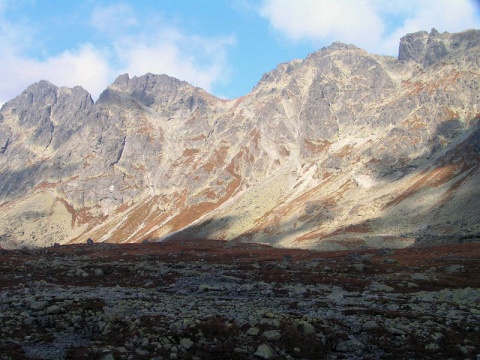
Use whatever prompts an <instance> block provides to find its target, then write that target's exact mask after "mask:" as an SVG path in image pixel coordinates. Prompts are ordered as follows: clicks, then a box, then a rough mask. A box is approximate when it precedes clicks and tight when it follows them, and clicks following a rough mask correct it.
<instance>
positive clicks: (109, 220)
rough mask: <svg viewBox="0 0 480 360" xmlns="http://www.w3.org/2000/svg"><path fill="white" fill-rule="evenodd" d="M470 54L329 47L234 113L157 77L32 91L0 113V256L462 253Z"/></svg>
mask: <svg viewBox="0 0 480 360" xmlns="http://www.w3.org/2000/svg"><path fill="white" fill-rule="evenodd" d="M479 39H480V32H479V31H478V30H469V31H466V32H463V33H458V34H448V33H442V34H440V33H438V32H437V31H436V30H434V29H433V30H432V31H431V32H430V33H429V34H428V33H426V32H419V33H415V34H409V35H407V36H405V37H403V38H402V39H401V41H400V50H399V57H398V59H395V58H392V57H383V56H378V55H371V54H368V53H367V52H365V51H364V50H362V49H359V48H357V47H355V46H353V45H345V44H341V43H334V44H332V45H331V46H329V47H327V48H324V49H321V50H319V51H317V52H315V53H313V54H311V55H309V56H308V57H307V58H306V59H304V60H295V61H292V62H289V63H285V64H281V65H279V66H278V67H277V68H276V69H275V70H273V71H272V72H270V73H268V74H265V75H264V76H263V77H262V79H261V80H260V81H259V83H258V84H257V85H256V87H255V88H254V89H253V90H252V92H251V93H250V94H247V95H246V96H244V97H241V98H238V99H234V100H221V99H218V98H216V97H214V96H212V95H210V94H208V93H206V92H205V91H203V90H202V89H200V88H196V87H193V86H191V85H190V84H188V83H186V82H182V81H180V80H177V79H174V78H171V77H168V76H166V75H153V74H147V75H144V76H141V77H133V78H129V76H128V75H127V74H125V75H121V76H119V77H118V78H117V79H116V80H115V82H114V83H113V84H112V85H111V86H110V87H109V88H108V89H106V90H105V91H104V92H103V93H102V95H101V96H100V98H99V100H98V101H97V102H96V103H95V104H94V103H93V102H92V100H91V97H90V95H89V94H88V93H87V92H86V91H85V90H83V89H82V88H80V87H75V88H73V89H68V88H58V87H56V86H54V85H52V84H50V83H48V82H45V81H42V82H39V83H37V84H34V85H32V86H30V87H29V88H28V89H26V90H25V91H24V92H23V93H22V94H21V95H20V96H18V97H17V98H15V99H13V100H11V101H10V102H8V103H6V104H5V105H4V106H3V107H2V109H1V112H0V172H1V174H2V177H1V180H0V204H1V205H0V208H1V215H0V225H1V227H0V228H1V229H2V232H3V233H1V234H0V241H1V242H0V243H1V244H2V246H4V247H11V246H21V245H51V244H53V243H54V242H61V243H65V242H71V241H83V240H84V239H85V238H87V237H92V238H94V239H95V240H97V241H113V242H135V241H142V240H145V239H150V240H160V239H163V238H165V237H189V238H195V237H202V238H212V239H226V240H233V239H236V240H241V241H256V242H265V243H269V244H273V245H276V246H287V247H292V246H294V247H308V248H321V249H338V248H345V247H346V248H351V247H364V246H367V247H379V246H381V247H389V246H390V247H404V246H407V245H410V244H412V243H415V242H417V243H418V242H420V243H429V242H445V241H447V242H449V241H457V240H458V239H459V238H464V239H466V240H468V239H475V238H476V236H477V234H480V229H479V225H478V224H479V221H478V215H477V209H478V203H477V200H476V199H478V198H479V197H478V196H477V195H479V194H478V192H479V190H478V189H479V187H478V181H479V172H478V159H479V157H478V156H479V149H480V144H479V140H478V139H479V137H478V131H479V130H478V119H479V118H480V115H479V112H478V104H479V100H480V99H479V96H480V95H479V94H480V91H479V88H480V73H479V70H478V69H479V68H480V67H479V60H478V59H479V56H478V55H479V42H480V40H479Z"/></svg>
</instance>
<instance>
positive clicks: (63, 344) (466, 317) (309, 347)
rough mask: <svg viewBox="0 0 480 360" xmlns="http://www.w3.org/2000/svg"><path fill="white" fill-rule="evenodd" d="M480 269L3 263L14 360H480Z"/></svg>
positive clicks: (220, 261) (223, 257)
mask: <svg viewBox="0 0 480 360" xmlns="http://www.w3.org/2000/svg"><path fill="white" fill-rule="evenodd" d="M285 259H288V261H286V260H285ZM479 260H480V244H461V245H449V246H439V247H431V248H410V249H403V250H395V251H393V250H390V251H379V250H371V251H363V252H351V251H350V252H329V253H321V252H313V251H306V250H285V249H274V248H270V247H268V246H263V245H255V244H234V245H232V244H231V243H228V244H227V243H225V242H223V241H210V240H191V241H167V242H164V243H143V244H122V245H119V244H106V243H98V244H97V243H95V244H90V245H86V244H83V245H69V246H54V247H51V248H40V249H31V250H12V251H5V250H0V291H1V292H0V324H1V326H0V359H104V360H106V359H226V358H228V359H389V358H390V359H407V358H424V359H439V358H451V359H467V358H470V359H476V358H477V359H478V358H479V357H480V345H479V344H480V279H479V277H478V274H479V270H480V261H479Z"/></svg>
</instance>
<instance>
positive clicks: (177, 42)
mask: <svg viewBox="0 0 480 360" xmlns="http://www.w3.org/2000/svg"><path fill="white" fill-rule="evenodd" d="M3 10H4V7H3V6H2V0H0V31H1V33H2V35H3V36H2V37H1V38H0V53H2V56H1V57H0V78H1V79H2V81H1V82H0V104H2V103H3V102H6V101H8V100H10V99H12V98H13V97H15V96H17V95H19V94H20V93H21V92H22V91H23V90H24V89H25V88H26V87H28V86H29V85H31V84H32V83H34V82H37V81H40V80H48V81H50V82H52V83H53V84H55V85H57V86H68V87H73V86H76V85H80V86H82V87H84V88H85V89H86V90H87V91H89V92H90V93H91V94H92V97H93V98H94V99H95V98H97V97H98V95H99V94H100V93H101V92H102V91H103V90H104V89H105V88H106V87H107V86H108V85H109V84H110V83H111V82H113V80H114V78H115V77H116V76H117V75H120V74H122V73H125V72H128V73H129V74H130V75H131V76H133V75H138V76H140V75H143V74H145V73H147V72H150V73H156V74H168V75H170V76H175V77H177V78H179V79H181V80H185V81H188V82H190V83H192V84H193V85H195V86H200V87H202V88H204V89H205V90H207V91H211V90H212V88H213V86H214V84H215V83H219V82H223V81H227V79H228V76H229V75H228V74H229V66H228V60H227V50H228V47H229V46H231V45H232V44H233V43H234V42H235V39H234V37H233V36H226V37H218V38H206V37H201V36H198V35H191V34H187V33H185V32H183V31H181V30H179V29H178V28H176V27H173V26H170V25H168V22H167V21H165V19H164V18H162V16H161V14H148V17H146V16H140V15H139V14H136V13H135V11H134V10H133V9H132V8H130V7H129V6H127V5H112V6H108V7H97V8H95V9H94V10H93V11H92V14H91V19H90V25H91V26H92V27H93V28H94V29H95V30H96V31H97V33H96V37H95V38H96V39H99V38H103V39H104V40H106V41H105V42H104V43H103V44H98V43H97V44H92V43H86V44H79V45H76V46H74V47H72V48H71V49H67V50H65V51H63V52H61V53H58V54H54V55H51V56H48V57H45V58H42V59H38V58H34V57H32V56H29V55H28V51H29V47H28V46H25V45H22V44H25V43H24V42H22V39H33V40H35V34H34V32H33V31H29V30H28V28H26V27H24V26H19V25H18V24H15V23H12V22H9V21H7V20H6V18H5V16H3V15H4V12H3ZM159 24H161V25H159Z"/></svg>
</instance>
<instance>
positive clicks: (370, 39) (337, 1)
mask: <svg viewBox="0 0 480 360" xmlns="http://www.w3.org/2000/svg"><path fill="white" fill-rule="evenodd" d="M260 15H261V16H263V17H265V18H266V19H267V20H268V21H269V22H270V24H271V26H272V27H273V28H274V29H276V30H278V31H280V32H281V33H283V34H284V35H285V36H286V37H287V38H288V39H289V40H291V41H305V40H306V41H310V42H312V44H313V45H315V46H318V44H323V45H328V44H329V43H331V42H333V41H342V42H346V43H352V44H355V45H357V46H359V47H362V48H364V49H366V50H368V51H371V52H375V53H383V54H390V55H396V53H397V50H398V42H399V39H400V37H401V36H403V35H405V34H406V33H409V32H415V31H420V30H427V31H429V30H430V29H431V28H432V27H435V28H436V29H437V30H439V31H449V32H456V31H461V30H465V29H468V28H474V27H476V28H478V27H479V26H480V16H479V15H478V12H477V11H476V9H475V4H474V3H473V1H469V0H437V1H434V2H432V1H430V0H405V1H390V2H385V1H383V0H263V2H262V5H261V9H260Z"/></svg>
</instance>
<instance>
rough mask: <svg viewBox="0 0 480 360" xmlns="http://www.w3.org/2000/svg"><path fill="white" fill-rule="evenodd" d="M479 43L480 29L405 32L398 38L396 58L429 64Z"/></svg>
mask: <svg viewBox="0 0 480 360" xmlns="http://www.w3.org/2000/svg"><path fill="white" fill-rule="evenodd" d="M479 45H480V31H479V30H467V31H464V32H461V33H456V34H450V33H448V32H444V33H439V32H438V31H437V30H436V29H432V30H431V31H430V33H427V32H426V31H419V32H416V33H412V34H407V35H405V36H403V37H402V38H401V39H400V46H399V53H398V60H400V61H409V60H413V61H415V62H417V63H419V64H422V65H424V66H430V65H432V64H434V63H436V62H437V61H438V60H440V59H442V58H444V57H446V56H447V55H449V54H453V53H460V52H464V51H466V50H469V49H471V48H473V47H476V46H479Z"/></svg>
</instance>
